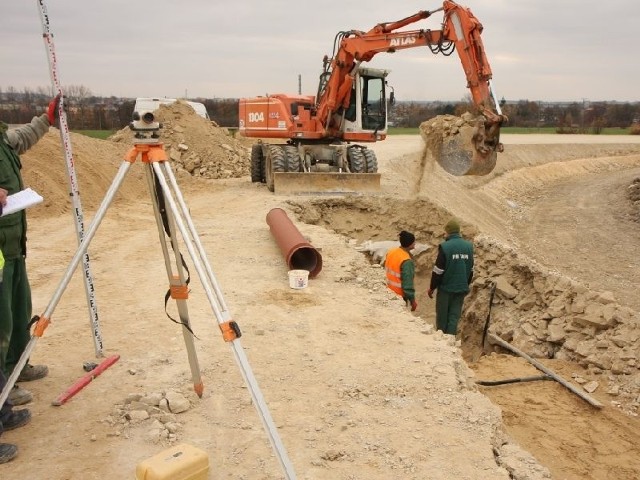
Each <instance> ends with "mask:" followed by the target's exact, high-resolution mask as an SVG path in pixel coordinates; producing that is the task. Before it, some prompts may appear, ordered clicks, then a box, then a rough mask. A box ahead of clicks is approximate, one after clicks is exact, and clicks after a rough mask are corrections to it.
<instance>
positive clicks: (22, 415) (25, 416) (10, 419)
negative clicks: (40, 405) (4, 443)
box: [2, 408, 31, 432]
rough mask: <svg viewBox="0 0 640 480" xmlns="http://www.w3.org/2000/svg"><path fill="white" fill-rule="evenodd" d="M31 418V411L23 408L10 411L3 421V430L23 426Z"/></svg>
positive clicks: (6, 430)
mask: <svg viewBox="0 0 640 480" xmlns="http://www.w3.org/2000/svg"><path fill="white" fill-rule="evenodd" d="M30 420H31V412H30V411H29V410H28V409H26V408H23V409H22V410H14V411H12V412H11V413H10V414H9V415H8V416H7V417H6V418H5V419H4V420H3V421H2V428H3V429H4V431H5V432H8V431H9V430H15V429H16V428H19V427H23V426H24V425H26V424H27V423H29V421H30Z"/></svg>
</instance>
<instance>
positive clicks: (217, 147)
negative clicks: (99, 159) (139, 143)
mask: <svg viewBox="0 0 640 480" xmlns="http://www.w3.org/2000/svg"><path fill="white" fill-rule="evenodd" d="M154 113H155V115H156V119H157V120H158V121H159V122H160V123H161V124H162V128H161V129H160V137H161V140H162V142H163V143H164V146H165V149H166V150H167V154H168V156H169V158H170V160H171V162H172V163H173V166H174V169H175V170H177V171H179V170H184V171H186V172H188V173H189V174H190V175H192V176H194V177H202V178H240V177H244V176H245V175H248V174H249V152H248V151H247V149H246V147H244V146H243V145H242V143H241V142H240V141H239V140H237V139H235V138H234V137H233V136H231V134H230V133H229V131H228V130H227V129H226V128H222V127H219V126H218V125H217V124H216V123H215V122H212V121H210V120H207V119H205V118H202V117H201V116H199V115H198V114H197V113H196V112H195V111H194V110H193V108H191V107H190V106H189V105H188V104H186V103H184V102H182V101H177V102H175V103H173V104H171V105H162V106H160V108H159V109H158V110H156V111H155V112H154ZM109 140H111V141H112V142H115V143H126V144H128V145H131V144H133V143H134V140H135V139H134V132H133V131H132V130H131V129H130V128H129V127H126V128H123V129H122V130H120V131H119V132H117V133H116V134H115V135H113V136H111V137H110V138H109Z"/></svg>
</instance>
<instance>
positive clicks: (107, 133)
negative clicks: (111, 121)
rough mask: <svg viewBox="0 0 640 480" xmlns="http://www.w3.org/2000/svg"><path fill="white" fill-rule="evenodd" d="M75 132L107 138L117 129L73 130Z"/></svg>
mask: <svg viewBox="0 0 640 480" xmlns="http://www.w3.org/2000/svg"><path fill="white" fill-rule="evenodd" d="M72 132H73V133H79V134H81V135H86V136H87V137H91V138H99V139H100V140H106V139H107V138H108V137H110V136H111V135H113V134H114V133H116V130H72Z"/></svg>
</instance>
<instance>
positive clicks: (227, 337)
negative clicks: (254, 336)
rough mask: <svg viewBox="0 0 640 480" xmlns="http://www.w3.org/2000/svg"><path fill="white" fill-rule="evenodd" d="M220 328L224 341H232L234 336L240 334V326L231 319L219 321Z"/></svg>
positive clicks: (237, 336) (236, 336) (238, 336)
mask: <svg viewBox="0 0 640 480" xmlns="http://www.w3.org/2000/svg"><path fill="white" fill-rule="evenodd" d="M220 330H221V331H222V338H223V339H224V341H225V342H233V341H234V340H235V339H236V338H240V337H241V336H242V332H241V331H240V326H239V325H238V324H237V323H236V322H234V321H233V320H229V321H228V322H224V323H221V324H220Z"/></svg>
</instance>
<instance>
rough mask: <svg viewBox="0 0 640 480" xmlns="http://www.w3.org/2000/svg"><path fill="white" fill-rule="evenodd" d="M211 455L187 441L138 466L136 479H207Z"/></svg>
mask: <svg viewBox="0 0 640 480" xmlns="http://www.w3.org/2000/svg"><path fill="white" fill-rule="evenodd" d="M208 477H209V456H208V455H207V454H206V453H205V452H203V451H202V450H200V449H198V448H196V447H193V446H191V445H187V444H185V443H182V444H179V445H176V446H174V447H171V448H168V449H167V450H164V451H162V452H160V453H158V454H157V455H154V456H153V457H151V458H148V459H147V460H144V461H142V462H140V463H139V464H138V466H137V467H136V480H207V478H208Z"/></svg>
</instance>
